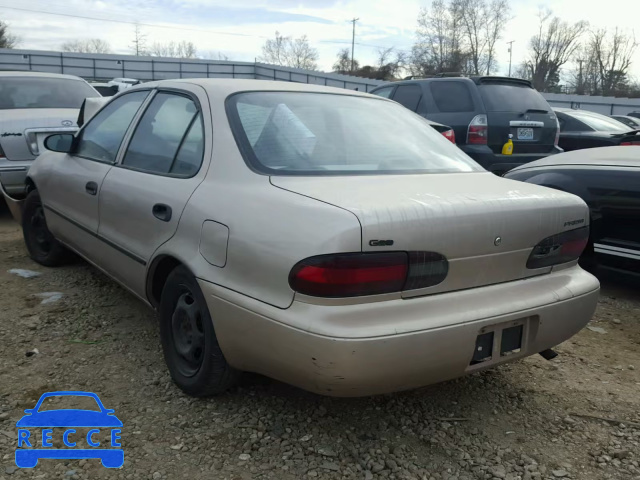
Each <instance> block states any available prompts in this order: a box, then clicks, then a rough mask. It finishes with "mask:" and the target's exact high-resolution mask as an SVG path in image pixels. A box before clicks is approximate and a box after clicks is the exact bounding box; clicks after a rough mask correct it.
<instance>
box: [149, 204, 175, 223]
mask: <svg viewBox="0 0 640 480" xmlns="http://www.w3.org/2000/svg"><path fill="white" fill-rule="evenodd" d="M151 212H152V213H153V216H154V217H156V218H157V219H158V220H162V221H163V222H168V221H169V220H171V207H170V206H169V205H165V204H164V203H156V204H155V205H154V206H153V208H152V209H151Z"/></svg>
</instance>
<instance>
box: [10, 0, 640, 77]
mask: <svg viewBox="0 0 640 480" xmlns="http://www.w3.org/2000/svg"><path fill="white" fill-rule="evenodd" d="M508 1H509V5H510V20H509V21H508V23H507V24H506V28H505V30H504V33H503V36H502V39H501V40H499V46H498V63H499V69H498V73H500V74H506V72H507V71H508V65H509V53H508V45H507V43H506V42H508V41H511V40H513V41H514V43H513V59H512V62H513V65H514V68H515V66H516V65H518V64H519V63H521V62H522V61H523V60H524V59H525V57H526V55H527V44H528V42H529V39H530V38H531V36H533V35H534V34H535V33H536V28H537V21H538V19H537V15H538V12H539V9H540V8H549V9H551V10H552V11H553V13H554V14H555V15H557V16H559V17H561V18H562V19H564V20H566V21H568V22H577V21H579V20H586V21H588V22H589V24H590V25H591V26H592V27H594V28H603V27H606V28H608V29H611V30H613V29H615V28H616V27H618V28H620V29H623V30H626V31H627V32H629V33H633V29H634V28H635V29H636V30H637V31H636V32H635V33H636V35H637V38H638V40H640V27H638V18H640V0H615V2H613V3H612V4H610V5H611V8H607V7H606V6H605V3H604V2H602V1H598V0H592V1H588V0H587V1H585V0H555V1H552V0H540V1H538V2H531V1H527V0H508ZM430 4H431V1H430V0H394V1H391V0H233V1H228V0H226V1H225V0H20V1H16V0H0V20H3V21H5V22H7V23H8V24H9V26H10V30H11V32H12V33H14V34H16V35H17V36H18V37H19V39H20V43H19V45H18V48H25V49H39V50H59V48H60V45H61V44H62V43H64V42H66V41H69V40H75V39H86V38H101V39H104V40H107V41H108V42H109V44H110V45H111V48H112V50H113V52H114V53H123V54H128V53H131V42H132V39H133V32H134V26H133V24H134V23H136V22H138V23H140V24H141V29H142V32H143V33H144V34H145V35H146V42H147V43H148V44H152V43H154V42H168V41H190V42H193V43H194V44H195V45H196V47H197V48H198V53H199V55H200V56H210V55H215V54H216V53H217V52H221V53H223V54H224V55H226V56H228V57H229V59H230V60H238V61H254V60H256V59H257V60H258V61H259V60H260V58H259V57H260V54H261V47H262V45H263V44H264V42H265V40H266V39H267V38H272V37H273V36H274V34H275V32H276V30H277V31H279V32H280V33H281V34H283V35H285V36H292V37H299V36H302V35H307V36H308V38H309V41H310V43H311V44H312V46H313V47H315V48H317V50H318V53H319V55H320V58H319V61H318V67H319V69H320V70H326V71H329V70H331V66H332V65H333V63H334V61H335V58H336V54H337V52H338V50H340V49H341V48H345V47H349V48H350V47H351V34H352V23H351V22H350V19H352V18H359V20H358V22H357V23H356V46H355V58H356V59H357V60H359V61H360V63H361V64H373V63H375V58H376V51H377V50H378V49H379V48H380V47H384V48H387V47H394V48H396V49H398V50H404V51H407V52H408V51H409V50H410V49H411V45H412V44H413V43H414V40H415V29H416V19H417V16H418V12H419V11H420V8H421V7H423V6H427V7H428V6H429V5H430ZM52 13H57V14H64V15H68V16H62V15H52ZM74 15H75V16H80V17H91V18H92V19H89V18H76V17H74ZM94 18H95V19H100V20H94ZM631 73H632V75H633V76H635V77H636V78H639V79H640V48H639V49H637V50H636V52H635V56H634V59H633V65H632V69H631Z"/></svg>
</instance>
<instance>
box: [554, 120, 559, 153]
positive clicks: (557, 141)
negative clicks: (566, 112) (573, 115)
mask: <svg viewBox="0 0 640 480" xmlns="http://www.w3.org/2000/svg"><path fill="white" fill-rule="evenodd" d="M559 143H560V121H559V120H558V117H556V138H555V140H554V141H553V144H554V145H555V146H556V147H557V146H558V144H559Z"/></svg>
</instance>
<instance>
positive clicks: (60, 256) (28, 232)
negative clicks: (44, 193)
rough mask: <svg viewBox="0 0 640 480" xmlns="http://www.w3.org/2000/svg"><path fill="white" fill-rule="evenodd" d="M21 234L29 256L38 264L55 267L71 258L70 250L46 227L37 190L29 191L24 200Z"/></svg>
mask: <svg viewBox="0 0 640 480" xmlns="http://www.w3.org/2000/svg"><path fill="white" fill-rule="evenodd" d="M22 235H23V237H24V243H25V245H26V246H27V251H28V252H29V256H30V257H31V258H32V259H33V260H35V261H36V262H38V263H39V264H40V265H44V266H46V267H57V266H59V265H63V264H65V263H67V262H68V261H69V260H70V258H71V252H69V250H67V249H66V248H65V247H64V246H63V245H62V244H61V243H60V242H58V240H56V239H55V237H54V236H53V234H52V233H51V232H50V231H49V228H47V220H46V218H45V216H44V207H43V205H42V201H41V200H40V194H39V193H38V191H37V190H33V191H31V192H30V193H29V195H27V198H26V199H25V201H24V208H23V210H22Z"/></svg>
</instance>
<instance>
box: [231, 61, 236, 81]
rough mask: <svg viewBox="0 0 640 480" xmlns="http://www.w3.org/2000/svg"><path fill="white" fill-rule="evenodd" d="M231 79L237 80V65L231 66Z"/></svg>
mask: <svg viewBox="0 0 640 480" xmlns="http://www.w3.org/2000/svg"><path fill="white" fill-rule="evenodd" d="M231 78H236V64H235V63H232V64H231Z"/></svg>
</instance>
